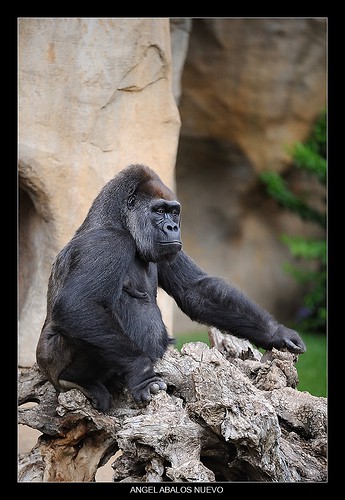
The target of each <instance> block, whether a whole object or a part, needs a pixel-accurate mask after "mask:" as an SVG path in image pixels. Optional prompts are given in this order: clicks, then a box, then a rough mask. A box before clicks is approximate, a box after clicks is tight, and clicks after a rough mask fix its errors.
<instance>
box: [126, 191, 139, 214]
mask: <svg viewBox="0 0 345 500" xmlns="http://www.w3.org/2000/svg"><path fill="white" fill-rule="evenodd" d="M136 199H137V197H136V195H135V194H131V195H130V196H129V197H128V199H127V208H128V210H131V208H133V207H134V205H135V200H136Z"/></svg>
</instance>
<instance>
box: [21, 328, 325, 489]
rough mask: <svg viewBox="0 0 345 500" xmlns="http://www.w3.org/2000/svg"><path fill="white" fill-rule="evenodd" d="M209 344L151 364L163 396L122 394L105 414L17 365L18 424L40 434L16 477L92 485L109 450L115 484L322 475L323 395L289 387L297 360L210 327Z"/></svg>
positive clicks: (306, 478)
mask: <svg viewBox="0 0 345 500" xmlns="http://www.w3.org/2000/svg"><path fill="white" fill-rule="evenodd" d="M210 340H211V345H212V346H214V347H213V348H209V347H208V346H207V345H206V344H203V343H201V342H196V343H190V344H186V345H185V346H184V347H183V348H182V352H181V353H180V352H178V351H177V350H176V349H173V350H171V351H169V352H167V353H166V355H165V356H164V358H163V360H162V361H160V362H159V363H158V364H157V367H156V371H157V372H158V373H160V374H161V375H162V377H163V378H164V380H165V381H166V382H167V384H168V392H167V393H165V392H162V391H161V392H159V394H157V395H155V396H154V397H153V400H152V401H151V403H150V404H149V405H148V406H146V407H143V408H140V407H138V406H137V405H135V404H134V403H133V401H132V400H131V398H130V397H129V396H128V395H127V394H126V393H124V394H121V395H119V396H117V397H116V398H115V399H114V404H113V406H112V408H111V410H110V412H109V414H103V413H100V412H98V411H97V410H95V409H94V408H93V407H92V406H91V404H90V403H89V401H88V400H87V399H86V398H85V397H84V395H83V394H82V393H81V392H80V391H78V390H77V389H72V390H70V391H68V392H65V393H61V394H56V391H55V390H54V388H53V387H52V385H51V384H50V383H49V382H48V381H46V380H45V379H44V378H43V376H42V375H41V374H40V372H39V370H38V368H37V366H33V367H32V368H31V369H27V370H23V371H22V372H21V373H20V376H19V404H20V408H19V423H21V424H24V425H28V426H29V427H32V428H34V429H38V430H39V431H41V432H42V435H41V436H40V437H39V439H38V442H37V444H36V446H35V447H34V448H33V449H32V450H31V452H30V453H27V454H25V455H21V456H20V457H19V481H64V482H75V481H78V482H88V481H94V480H95V475H96V472H97V469H98V468H99V467H101V466H102V465H104V464H105V463H106V462H107V461H108V459H109V458H110V457H111V456H113V455H114V454H115V453H116V452H117V453H116V455H115V460H114V463H113V464H112V467H113V469H114V475H113V480H114V481H116V482H118V481H121V482H136V481H140V482H166V481H174V482H180V481H181V482H182V481H183V482H184V481H192V482H214V481H266V482H270V481H273V482H301V481H314V482H316V481H317V482H319V481H326V480H327V468H326V463H327V461H326V449H327V435H326V426H327V416H326V411H327V406H326V399H325V398H321V397H315V396H312V395H310V394H309V393H307V392H299V391H297V390H296V389H295V387H296V385H297V383H298V376H297V371H296V369H295V366H294V364H295V362H296V356H295V355H293V354H291V353H289V352H282V351H276V350H273V351H270V352H266V353H265V354H264V355H263V356H262V355H261V353H260V352H259V351H257V350H256V349H254V348H253V346H251V344H249V343H248V342H246V341H240V340H238V339H236V338H235V337H230V336H228V335H227V336H225V335H223V334H221V333H220V332H219V331H217V330H215V329H211V331H210ZM29 401H31V402H35V403H37V404H35V405H31V407H28V406H27V405H24V404H23V403H26V402H29Z"/></svg>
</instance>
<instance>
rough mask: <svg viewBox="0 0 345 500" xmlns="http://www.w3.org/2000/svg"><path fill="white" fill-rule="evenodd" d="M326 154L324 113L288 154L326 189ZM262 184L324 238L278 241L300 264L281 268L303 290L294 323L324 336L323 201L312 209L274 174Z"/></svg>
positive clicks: (284, 237)
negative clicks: (303, 139) (316, 228)
mask: <svg viewBox="0 0 345 500" xmlns="http://www.w3.org/2000/svg"><path fill="white" fill-rule="evenodd" d="M326 151H327V144H326V112H323V113H322V114H321V116H320V117H319V119H318V120H317V122H316V124H315V126H314V129H313V131H312V133H311V135H310V137H309V139H308V140H307V141H306V142H305V143H304V144H302V143H296V144H294V146H293V147H292V148H291V149H290V151H289V152H290V154H291V156H292V158H293V160H294V168H296V169H300V170H302V171H304V172H305V173H306V175H308V176H311V177H314V178H315V179H316V180H317V182H318V183H320V185H322V186H324V187H325V186H326V182H327V165H326ZM261 180H262V181H263V183H264V184H265V185H266V190H267V193H268V194H269V195H270V196H271V197H272V198H273V199H275V200H276V201H277V202H278V204H279V205H280V206H281V207H284V208H285V209H287V210H289V211H291V212H293V213H295V214H297V215H298V216H299V217H301V219H303V220H305V221H310V222H312V223H314V224H316V225H318V226H319V227H320V228H322V232H323V237H321V238H318V239H312V238H306V237H301V236H288V235H286V234H283V235H281V237H280V239H281V241H282V242H283V243H284V244H285V245H287V247H288V248H289V251H290V253H291V255H292V256H293V257H294V258H295V260H298V261H299V263H300V264H303V265H302V266H301V265H299V266H296V265H294V264H285V266H284V268H285V270H286V272H288V273H290V274H291V275H292V276H293V277H294V278H295V279H296V280H297V281H298V282H299V283H302V284H303V285H304V287H305V290H306V292H305V295H304V298H303V303H302V304H301V307H300V309H299V311H298V312H297V315H296V323H298V327H299V329H300V330H302V331H305V332H323V333H325V331H326V321H327V309H326V290H327V286H326V285H327V247H326V199H325V198H323V199H322V200H320V202H321V203H319V204H318V207H317V208H315V206H312V205H311V204H310V203H309V201H308V197H307V196H306V194H305V193H304V195H301V194H295V193H294V192H293V191H292V190H291V188H290V186H289V185H288V183H287V182H286V180H285V179H284V178H283V177H282V176H281V175H280V174H278V173H277V172H271V171H266V172H263V173H262V174H261ZM324 191H325V190H324ZM320 207H321V208H320Z"/></svg>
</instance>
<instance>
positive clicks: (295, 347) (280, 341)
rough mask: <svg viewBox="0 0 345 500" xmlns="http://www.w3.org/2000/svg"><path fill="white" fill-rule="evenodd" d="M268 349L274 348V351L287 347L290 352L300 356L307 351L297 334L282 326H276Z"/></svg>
mask: <svg viewBox="0 0 345 500" xmlns="http://www.w3.org/2000/svg"><path fill="white" fill-rule="evenodd" d="M270 347H271V348H272V347H275V348H276V349H281V348H282V347H287V349H288V350H289V351H290V352H293V353H295V354H302V353H303V352H305V351H306V350H307V348H306V346H305V344H304V342H303V341H302V339H301V337H300V336H299V335H298V333H297V332H295V330H291V328H287V327H286V326H284V325H278V329H277V331H276V332H275V334H274V335H273V337H272V338H271V341H270Z"/></svg>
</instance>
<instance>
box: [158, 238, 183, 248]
mask: <svg viewBox="0 0 345 500" xmlns="http://www.w3.org/2000/svg"><path fill="white" fill-rule="evenodd" d="M158 245H161V246H170V245H179V246H181V247H182V242H181V241H180V240H173V241H160V242H159V243H158Z"/></svg>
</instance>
